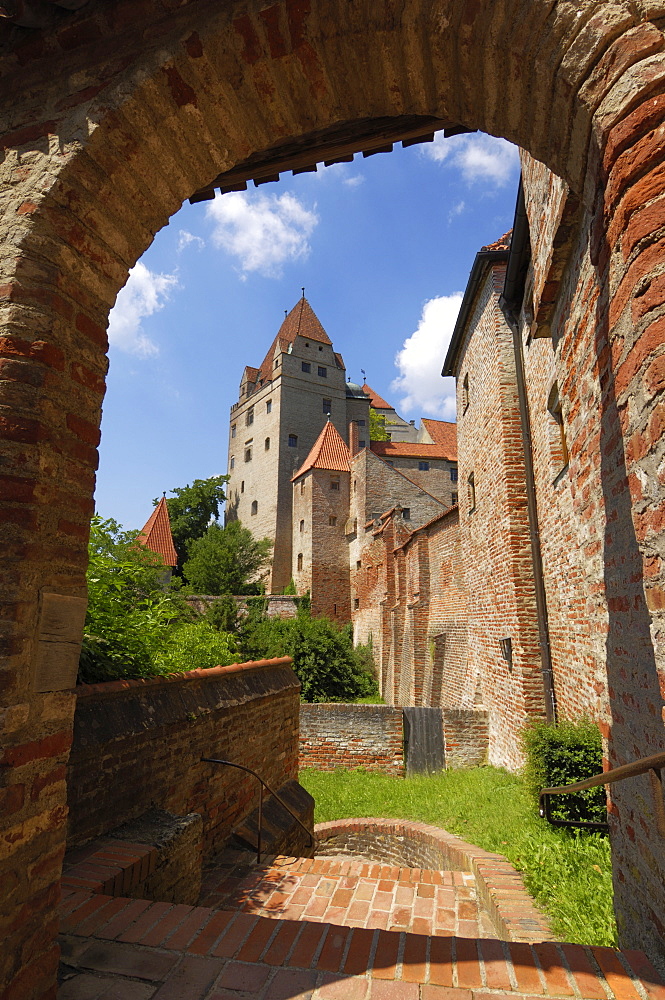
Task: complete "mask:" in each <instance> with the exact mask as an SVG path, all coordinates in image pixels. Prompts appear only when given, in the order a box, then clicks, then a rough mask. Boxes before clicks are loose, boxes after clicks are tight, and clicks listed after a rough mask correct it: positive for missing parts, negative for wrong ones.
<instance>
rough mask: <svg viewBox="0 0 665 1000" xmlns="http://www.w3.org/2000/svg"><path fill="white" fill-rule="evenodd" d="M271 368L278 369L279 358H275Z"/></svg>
mask: <svg viewBox="0 0 665 1000" xmlns="http://www.w3.org/2000/svg"><path fill="white" fill-rule="evenodd" d="M273 368H279V358H275V361H274V364H273Z"/></svg>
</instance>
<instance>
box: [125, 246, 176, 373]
mask: <svg viewBox="0 0 665 1000" xmlns="http://www.w3.org/2000/svg"><path fill="white" fill-rule="evenodd" d="M177 287H178V277H177V274H156V273H155V272H154V271H150V270H149V269H148V268H147V267H146V266H145V264H143V263H142V262H141V261H139V262H138V264H136V266H135V267H133V268H132V269H131V271H130V272H129V278H128V279H127V284H126V285H125V287H124V288H122V289H121V290H120V292H119V293H118V298H117V299H116V302H115V305H114V306H113V309H112V310H111V312H110V315H109V326H108V335H109V343H110V344H111V346H113V347H117V348H118V349H119V350H121V351H125V352H126V353H127V354H136V355H138V357H140V358H149V357H154V355H155V354H159V348H158V347H157V345H156V344H155V343H153V341H152V340H150V338H149V337H148V336H147V335H146V334H145V333H144V332H143V328H142V326H141V320H142V319H144V318H145V317H146V316H152V314H153V313H156V312H159V310H160V309H163V308H164V306H165V305H166V303H167V302H168V300H169V298H170V294H171V291H172V290H173V289H174V288H177Z"/></svg>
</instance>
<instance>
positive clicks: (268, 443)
mask: <svg viewBox="0 0 665 1000" xmlns="http://www.w3.org/2000/svg"><path fill="white" fill-rule="evenodd" d="M263 447H264V448H265V450H266V451H270V438H266V439H265V443H264V445H263Z"/></svg>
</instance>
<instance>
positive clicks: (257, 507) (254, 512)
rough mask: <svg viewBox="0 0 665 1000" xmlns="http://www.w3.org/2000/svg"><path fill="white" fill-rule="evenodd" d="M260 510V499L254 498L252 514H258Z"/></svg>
mask: <svg viewBox="0 0 665 1000" xmlns="http://www.w3.org/2000/svg"><path fill="white" fill-rule="evenodd" d="M258 512H259V501H258V500H252V514H258Z"/></svg>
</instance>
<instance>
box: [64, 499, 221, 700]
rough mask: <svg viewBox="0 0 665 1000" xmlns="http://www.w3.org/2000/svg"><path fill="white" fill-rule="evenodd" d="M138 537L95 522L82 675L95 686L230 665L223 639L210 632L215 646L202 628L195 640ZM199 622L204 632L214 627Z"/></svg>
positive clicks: (178, 601)
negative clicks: (96, 684) (120, 680)
mask: <svg viewBox="0 0 665 1000" xmlns="http://www.w3.org/2000/svg"><path fill="white" fill-rule="evenodd" d="M137 534H138V532H127V531H123V530H122V529H121V527H120V525H118V524H117V522H116V521H113V520H111V519H108V520H103V519H102V518H101V517H94V518H93V519H92V525H91V530H90V545H89V566H88V611H87V615H86V622H85V628H84V636H83V645H82V648H81V657H80V662H79V679H80V680H81V681H82V682H84V683H89V684H93V683H97V682H99V681H107V680H117V679H119V678H125V677H145V676H147V675H150V674H155V673H162V672H167V671H170V670H190V669H192V668H193V666H194V665H195V666H199V667H200V666H215V665H216V664H218V663H231V662H233V660H234V659H236V658H237V657H236V655H235V647H236V644H235V641H233V640H232V639H229V637H228V636H226V635H221V634H220V633H219V632H215V635H216V637H217V639H216V645H215V643H213V642H211V641H210V642H209V641H208V639H209V638H210V637H209V636H208V635H207V632H206V635H201V637H200V641H198V640H197V638H196V636H195V635H194V632H195V630H196V629H197V628H200V623H199V622H198V621H195V616H194V614H193V612H192V611H191V610H190V609H189V608H188V606H187V604H186V603H185V601H184V599H183V597H182V596H181V593H180V592H179V590H178V588H175V589H166V590H165V589H164V571H165V566H164V563H163V562H162V560H161V559H160V558H159V556H156V555H155V554H154V553H153V552H150V550H148V549H146V548H145V547H144V546H142V545H141V544H140V543H138V542H137V541H136V536H137ZM202 624H203V625H204V626H205V629H204V630H202V632H203V631H205V630H208V631H211V630H210V626H209V625H208V624H207V623H202ZM183 629H185V632H182V630H183ZM187 630H189V631H187ZM206 642H207V646H206V648H205V649H201V646H202V644H203V645H204V646H205V644H206Z"/></svg>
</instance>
